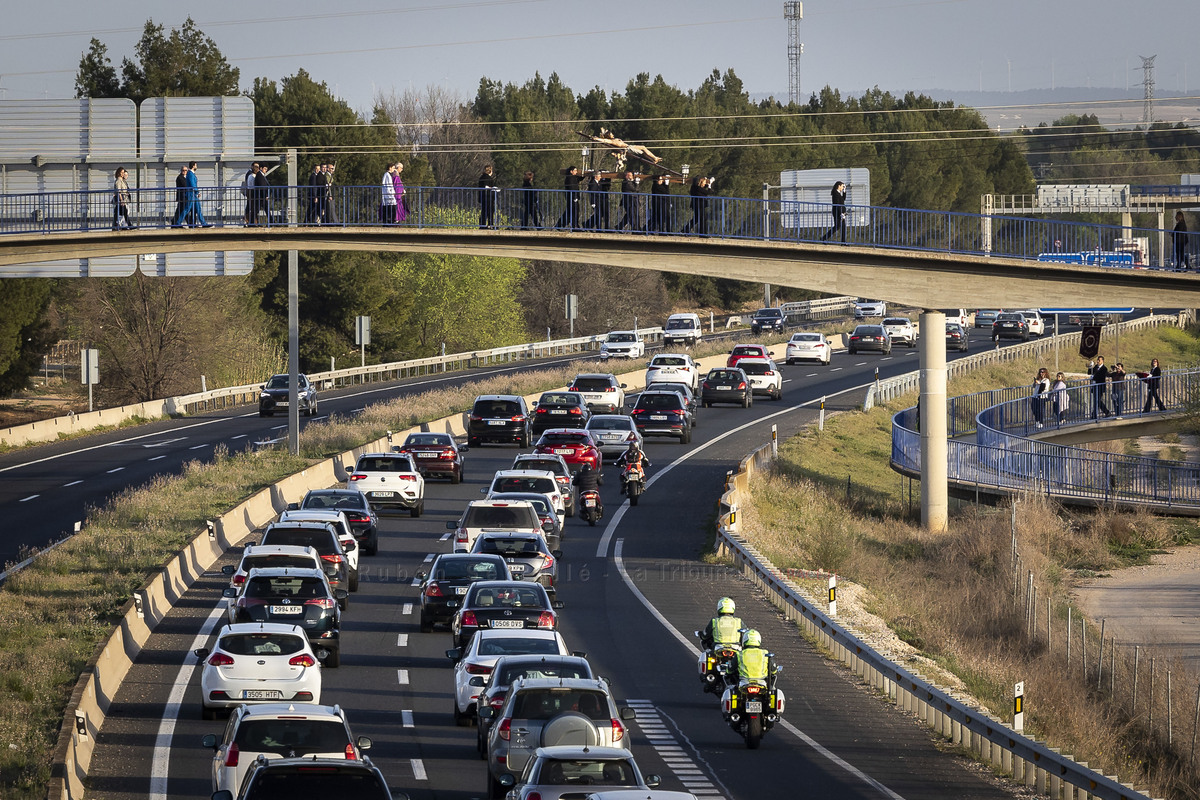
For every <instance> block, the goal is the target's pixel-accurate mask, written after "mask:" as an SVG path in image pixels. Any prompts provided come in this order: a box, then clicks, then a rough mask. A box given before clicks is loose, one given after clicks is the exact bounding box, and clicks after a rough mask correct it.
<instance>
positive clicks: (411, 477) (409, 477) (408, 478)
mask: <svg viewBox="0 0 1200 800" xmlns="http://www.w3.org/2000/svg"><path fill="white" fill-rule="evenodd" d="M396 477H398V478H399V479H400V480H402V481H415V480H416V479H417V476H416V475H397V476H396Z"/></svg>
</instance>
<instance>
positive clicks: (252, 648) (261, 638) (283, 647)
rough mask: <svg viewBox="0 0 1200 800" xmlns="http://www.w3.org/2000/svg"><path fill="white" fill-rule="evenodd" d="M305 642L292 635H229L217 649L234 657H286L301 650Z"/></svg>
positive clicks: (301, 638)
mask: <svg viewBox="0 0 1200 800" xmlns="http://www.w3.org/2000/svg"><path fill="white" fill-rule="evenodd" d="M306 641H307V640H306V639H305V638H304V637H303V636H297V635H295V634H294V633H230V634H226V635H225V636H222V637H221V643H220V645H219V647H220V648H221V649H222V650H224V651H225V652H226V653H229V654H230V655H234V656H287V655H291V654H292V653H299V652H300V651H301V650H303V649H304V644H305V642H306Z"/></svg>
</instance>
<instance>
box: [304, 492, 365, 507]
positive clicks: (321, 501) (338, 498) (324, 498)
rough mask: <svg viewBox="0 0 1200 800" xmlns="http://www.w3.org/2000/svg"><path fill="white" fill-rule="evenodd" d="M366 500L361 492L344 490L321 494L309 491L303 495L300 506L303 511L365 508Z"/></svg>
mask: <svg viewBox="0 0 1200 800" xmlns="http://www.w3.org/2000/svg"><path fill="white" fill-rule="evenodd" d="M366 507H367V500H366V498H365V497H364V496H363V493H362V492H357V491H356V492H346V493H344V494H343V493H341V492H339V493H338V494H322V493H318V492H309V493H308V494H307V495H306V496H305V497H304V504H303V505H302V506H301V508H303V509H304V510H305V511H316V510H320V509H322V508H330V509H339V508H359V509H365V508H366Z"/></svg>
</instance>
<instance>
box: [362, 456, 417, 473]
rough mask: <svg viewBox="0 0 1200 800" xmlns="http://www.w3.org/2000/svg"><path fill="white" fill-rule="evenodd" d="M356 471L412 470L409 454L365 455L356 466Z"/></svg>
mask: <svg viewBox="0 0 1200 800" xmlns="http://www.w3.org/2000/svg"><path fill="white" fill-rule="evenodd" d="M354 471H355V472H412V471H413V465H412V462H411V461H409V460H408V456H363V457H362V458H360V459H359V460H358V464H357V465H355V467H354Z"/></svg>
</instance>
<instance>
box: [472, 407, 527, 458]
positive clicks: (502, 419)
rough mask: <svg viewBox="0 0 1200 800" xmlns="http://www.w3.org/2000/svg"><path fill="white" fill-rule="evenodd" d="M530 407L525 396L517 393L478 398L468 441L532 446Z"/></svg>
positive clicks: (473, 409) (474, 443) (473, 408)
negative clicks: (526, 403)
mask: <svg viewBox="0 0 1200 800" xmlns="http://www.w3.org/2000/svg"><path fill="white" fill-rule="evenodd" d="M532 422H533V420H532V419H530V415H529V407H528V406H526V405H525V398H524V397H521V396H520V395H515V394H484V395H480V396H479V397H476V398H475V403H474V404H473V405H472V406H471V413H470V415H469V417H468V418H467V443H468V444H469V445H470V446H471V447H475V446H476V445H479V444H482V443H483V442H499V443H501V444H512V443H514V442H515V443H516V444H518V445H520V446H521V447H529V442H530V441H531V440H532V439H533V434H532V433H531V429H530V426H531V424H532Z"/></svg>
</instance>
